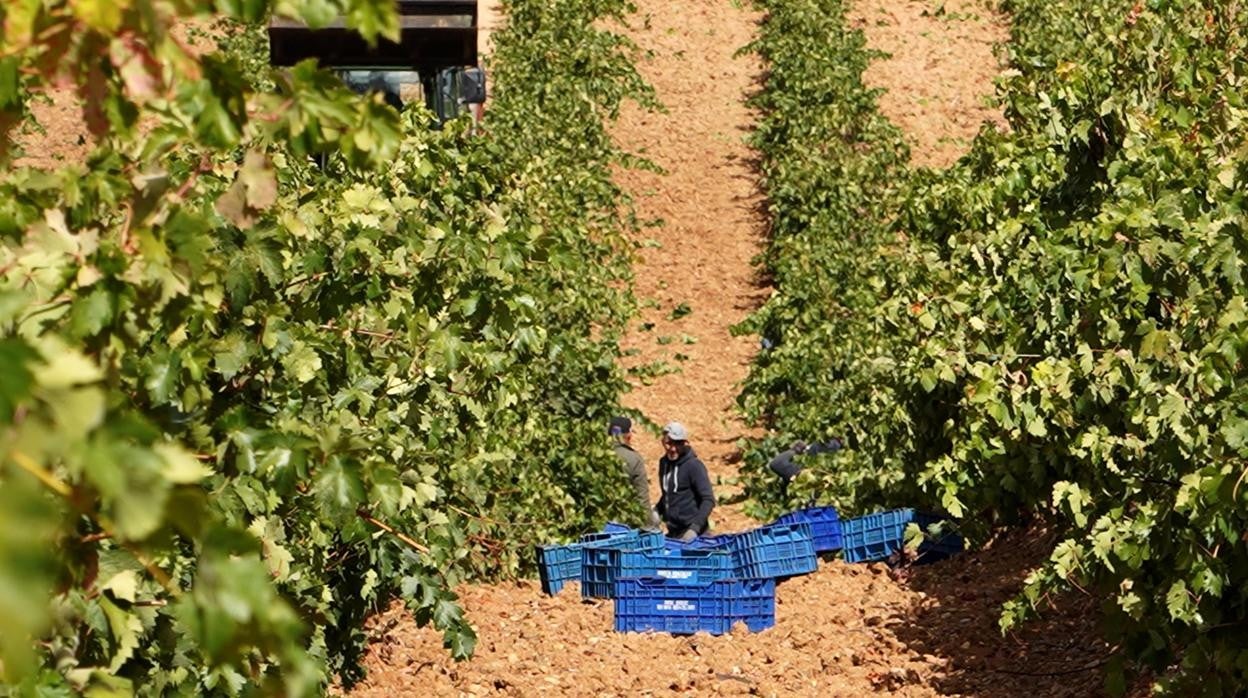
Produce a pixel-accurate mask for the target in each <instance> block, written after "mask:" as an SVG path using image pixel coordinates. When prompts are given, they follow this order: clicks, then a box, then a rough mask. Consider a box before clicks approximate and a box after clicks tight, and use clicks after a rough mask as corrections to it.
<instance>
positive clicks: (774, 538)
mask: <svg viewBox="0 0 1248 698" xmlns="http://www.w3.org/2000/svg"><path fill="white" fill-rule="evenodd" d="M728 547H729V549H730V550H732V554H733V557H734V558H735V559H736V564H737V577H740V578H741V579H763V578H769V577H771V578H784V577H793V576H796V575H799V574H806V573H808V572H814V571H815V570H816V569H818V568H819V558H818V556H817V555H816V554H815V543H814V537H813V536H812V534H811V530H810V524H808V523H805V522H802V523H786V524H771V525H769V526H760V527H759V528H756V529H753V530H751V531H746V532H745V533H740V534H738V535H736V536H734V537H733V539H732V541H731V542H730V543H729V544H728Z"/></svg>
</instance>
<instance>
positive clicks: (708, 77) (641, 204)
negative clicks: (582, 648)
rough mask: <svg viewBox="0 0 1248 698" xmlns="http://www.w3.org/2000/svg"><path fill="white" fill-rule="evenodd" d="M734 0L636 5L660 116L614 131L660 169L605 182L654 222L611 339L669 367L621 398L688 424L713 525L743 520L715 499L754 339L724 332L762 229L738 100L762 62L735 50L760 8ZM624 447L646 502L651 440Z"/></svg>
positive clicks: (735, 313) (738, 432)
mask: <svg viewBox="0 0 1248 698" xmlns="http://www.w3.org/2000/svg"><path fill="white" fill-rule="evenodd" d="M739 4H740V3H731V2H724V1H722V0H720V1H713V0H694V1H692V2H681V3H670V2H665V1H664V0H642V1H641V2H639V3H638V13H637V15H636V17H635V18H634V22H633V27H632V28H631V34H632V36H633V38H634V40H636V41H637V42H638V44H640V46H641V48H642V49H645V50H648V51H652V52H653V58H652V59H651V60H649V61H646V62H644V63H642V64H641V65H640V66H639V69H640V70H641V72H642V75H643V76H645V78H646V79H647V80H648V81H649V82H650V83H651V84H652V85H654V87H655V90H656V91H657V92H658V95H659V99H660V100H661V101H662V102H663V104H664V106H666V108H667V113H665V114H655V113H651V112H647V111H645V110H642V109H640V108H633V109H628V110H626V111H625V113H624V114H623V116H622V118H621V119H620V122H619V123H618V124H617V125H616V128H615V129H614V133H615V136H616V140H617V142H618V143H619V144H620V145H621V146H622V147H623V148H625V149H626V150H628V151H630V152H635V153H639V154H641V155H644V156H645V157H647V158H648V159H650V160H651V161H653V162H654V163H655V164H657V165H659V166H660V167H661V168H662V169H663V170H664V173H663V174H655V173H651V172H644V171H629V172H623V173H621V174H620V176H619V177H618V179H619V181H620V182H621V183H622V184H623V186H624V187H625V189H626V190H628V191H629V192H631V193H632V194H633V196H634V197H635V201H636V205H637V208H638V212H639V214H640V215H641V217H642V219H643V220H659V221H661V222H662V223H661V225H658V226H655V227H651V228H647V229H645V230H643V231H641V232H640V239H639V240H638V242H639V243H640V248H639V259H638V261H637V263H636V264H635V265H634V272H635V274H636V277H637V278H636V286H635V289H636V293H637V296H638V298H639V299H640V300H641V301H642V303H643V308H642V312H641V313H640V317H639V318H638V319H637V320H636V322H634V324H633V326H632V327H631V328H630V332H629V334H628V336H627V337H626V340H625V343H624V347H625V349H626V350H632V351H635V352H637V354H636V355H635V356H633V357H631V359H630V360H629V364H630V365H639V364H640V365H645V364H651V363H653V362H656V361H659V362H663V363H664V364H666V366H668V367H672V368H676V369H679V372H678V373H668V374H665V375H660V376H658V377H657V378H654V379H653V380H652V381H650V380H648V381H644V382H643V381H637V380H635V381H634V387H633V392H632V393H630V394H628V395H627V396H625V399H624V402H625V404H626V405H627V406H628V407H632V408H635V409H638V410H640V411H641V412H642V413H643V414H645V415H646V416H647V417H648V418H650V419H651V420H653V421H654V422H656V423H658V424H664V423H666V422H669V421H673V420H675V421H679V422H681V423H682V424H684V425H685V427H687V428H688V429H689V433H690V437H691V438H690V442H691V444H692V445H693V447H694V449H695V451H696V452H697V453H698V455H699V456H700V457H701V458H702V461H703V462H704V463H706V466H707V470H708V471H709V472H710V475H711V481H712V484H713V485H714V486H715V492H716V496H717V498H718V499H719V500H720V505H719V506H718V507H717V508H716V510H715V511H714V512H713V513H712V517H711V519H712V524H713V526H714V527H715V529H717V530H719V531H730V530H741V529H744V528H748V527H749V526H751V525H754V524H755V522H753V521H750V520H749V519H748V518H746V517H745V516H744V515H743V514H742V513H741V512H740V507H739V505H732V504H725V500H730V499H732V496H731V495H732V494H733V493H734V492H735V490H736V488H735V487H734V486H733V484H732V480H733V478H735V476H736V457H737V455H738V452H739V451H738V447H737V441H738V439H740V438H741V437H743V436H745V435H747V434H748V433H749V432H748V430H747V429H746V428H745V426H744V425H743V424H742V423H741V421H740V419H739V418H738V416H737V410H736V408H735V407H736V396H737V393H738V392H739V383H740V382H741V381H742V380H744V379H745V376H746V374H747V372H748V371H749V364H750V361H751V359H752V358H753V356H754V352H755V351H756V349H757V341H758V340H757V338H755V337H733V336H732V334H731V331H730V330H731V327H732V326H733V325H735V324H737V323H739V322H741V321H742V320H744V319H745V318H746V317H747V316H748V315H749V313H750V312H751V311H752V310H754V309H755V308H757V307H758V306H759V305H760V304H761V303H762V301H763V300H764V299H765V298H766V293H767V289H764V288H760V287H759V285H758V283H757V282H756V274H755V270H754V268H753V266H752V263H751V260H752V259H753V258H754V256H755V255H757V254H758V253H759V252H760V251H762V248H763V243H764V240H765V236H766V234H767V231H766V220H765V219H764V216H763V214H762V197H761V194H760V193H759V190H758V180H757V177H756V174H755V172H754V167H753V164H752V163H753V160H754V158H755V153H754V152H753V151H752V150H751V149H750V148H749V146H748V145H747V144H746V139H747V138H748V137H749V135H750V132H751V130H752V128H753V123H754V114H752V113H751V111H750V110H749V108H747V107H746V106H745V100H746V98H747V97H748V96H749V94H750V93H751V92H753V91H754V90H756V89H757V88H758V85H759V82H758V81H759V78H760V75H761V72H762V66H761V64H760V62H759V61H758V59H757V57H755V56H736V55H735V52H736V51H737V50H738V49H739V48H740V47H742V46H744V45H746V44H747V43H749V42H750V41H751V40H752V39H753V37H754V32H755V28H756V25H757V22H758V21H759V20H760V19H761V16H760V15H759V14H758V13H756V12H753V11H751V10H748V9H744V8H742V7H737V6H735V5H739ZM634 446H635V447H636V448H637V449H638V451H640V452H641V454H642V455H643V456H644V457H645V459H646V463H647V464H650V465H651V466H652V470H653V471H655V472H652V473H651V483H650V485H651V494H652V497H653V498H654V499H656V500H657V499H658V494H659V490H658V482H657V477H656V475H657V468H658V465H657V464H658V460H659V457H660V456H661V455H662V447H661V445H660V444H659V442H658V439H657V437H656V436H655V435H654V434H652V433H646V432H639V433H638V434H637V435H636V437H635V442H634Z"/></svg>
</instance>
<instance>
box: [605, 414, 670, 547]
mask: <svg viewBox="0 0 1248 698" xmlns="http://www.w3.org/2000/svg"><path fill="white" fill-rule="evenodd" d="M608 431H609V433H610V434H611V436H612V437H614V438H615V444H614V448H615V455H617V456H619V457H620V460H621V461H623V463H624V472H625V474H627V475H628V482H629V483H630V484H631V485H632V486H633V493H634V494H635V495H636V499H637V503H638V504H640V505H641V511H644V512H645V522H646V525H645V529H646V530H647V531H657V530H659V515H658V514H656V513H655V511H654V507H652V506H650V480H649V479H648V478H647V477H646V462H645V461H644V460H642V457H641V454H640V453H638V452H637V451H634V450H633V420H631V419H629V418H628V417H612V418H611V424H610V426H609V427H608Z"/></svg>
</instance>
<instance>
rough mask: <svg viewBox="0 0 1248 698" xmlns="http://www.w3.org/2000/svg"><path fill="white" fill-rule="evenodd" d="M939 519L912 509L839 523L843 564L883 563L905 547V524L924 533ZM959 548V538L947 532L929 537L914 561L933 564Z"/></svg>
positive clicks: (960, 539) (939, 518)
mask: <svg viewBox="0 0 1248 698" xmlns="http://www.w3.org/2000/svg"><path fill="white" fill-rule="evenodd" d="M942 520H943V519H942V518H941V517H939V516H935V515H932V514H925V513H922V512H916V511H915V510H914V509H894V510H892V511H882V512H880V513H878V514H869V515H867V516H860V517H858V518H856V519H848V520H846V521H843V522H841V532H842V535H843V537H844V546H845V547H844V555H845V561H846V562H872V561H876V560H887V559H888V558H889V557H890V556H892V555H893V553H896V552H897V551H898V550H901V548H902V547H903V546H905V543H906V525H907V524H910V523H914V524H917V525H918V526H919V527H920V528H922V529H923V531H924V533H925V534H926V533H927V527H928V526H931V525H932V524H934V523H937V522H939V521H942ZM962 547H963V542H962V536H960V535H958V534H957V533H953V532H947V533H945V535H943V536H941V537H940V539H939V540H933V539H932V537H931V536H930V535H929V536H928V537H927V540H925V541H923V543H922V545H920V546H919V550H918V560H917V561H918V562H921V563H923V562H935V561H936V560H941V559H944V558H946V557H949V556H950V555H953V554H954V553H959V552H961V551H962Z"/></svg>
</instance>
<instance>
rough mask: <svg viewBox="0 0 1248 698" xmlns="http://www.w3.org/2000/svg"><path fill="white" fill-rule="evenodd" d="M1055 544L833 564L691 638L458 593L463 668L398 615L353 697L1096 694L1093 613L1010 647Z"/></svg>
mask: <svg viewBox="0 0 1248 698" xmlns="http://www.w3.org/2000/svg"><path fill="white" fill-rule="evenodd" d="M1046 544H1047V545H1051V544H1052V541H1050V540H1046V538H1045V536H1044V534H1043V532H1042V531H1039V530H1032V531H1019V532H1016V533H1014V534H1012V535H1011V536H1008V537H1006V538H1003V539H1001V540H998V541H996V542H995V544H994V545H992V546H989V547H988V548H987V549H985V550H982V551H979V552H974V553H967V554H965V555H963V556H962V557H960V558H958V559H957V560H953V561H947V562H943V563H936V564H934V565H929V566H926V567H921V568H917V569H915V570H913V572H912V573H911V574H910V576H909V577H908V578H901V577H898V576H897V575H896V574H894V573H892V572H890V571H889V570H888V569H887V568H886V567H885V566H884V565H883V564H879V563H877V564H872V565H848V564H845V563H842V562H840V561H831V562H823V563H821V564H820V569H819V571H818V572H816V573H814V574H810V575H807V576H804V577H798V578H795V579H792V580H789V581H786V582H783V583H781V584H780V585H779V586H778V587H777V591H776V626H775V627H774V628H771V629H769V630H766V631H763V632H761V633H753V634H751V633H749V632H746V631H745V630H744V629H743V628H739V629H738V631H736V632H734V633H733V634H730V635H725V636H722V637H711V636H708V635H705V634H699V635H695V636H692V637H672V636H668V635H652V634H645V635H638V634H622V633H614V632H612V630H611V623H612V618H611V602H609V601H605V602H603V601H594V602H582V600H581V598H580V595H579V591H578V589H577V586H576V585H575V584H570V585H568V586H567V587H565V588H564V590H563V591H562V592H561V593H560V594H559V595H558V596H555V597H553V598H551V597H546V596H543V595H542V594H541V591H540V590H539V588H538V585H537V584H536V583H535V582H531V581H523V582H518V583H514V584H506V585H495V586H469V587H465V588H463V589H461V594H462V600H463V602H464V604H465V606H466V611H467V612H468V614H469V617H471V618H472V619H473V622H474V623H475V624H476V626H477V632H478V634H479V635H480V644H479V646H478V649H477V655H476V657H474V658H473V659H472V660H470V661H468V662H463V663H459V664H457V663H455V662H452V661H450V660H449V659H448V658H447V654H446V651H445V650H443V649H442V647H441V636H440V634H439V633H437V632H436V631H433V630H431V629H417V628H414V627H413V626H412V624H411V622H410V620H409V616H408V615H407V614H406V613H405V612H404V611H403V610H402V609H401V608H397V607H396V608H394V609H391V610H390V611H388V612H387V613H384V614H381V615H379V616H377V617H375V618H373V619H372V621H371V622H370V627H369V633H370V635H371V636H372V637H373V638H375V640H374V642H373V644H372V646H371V649H370V652H369V654H368V656H367V658H366V660H365V666H366V668H367V670H368V678H366V679H365V680H364V682H363V683H362V684H361V685H359V686H358V687H357V688H356V689H355V690H354V691H353V692H352V695H353V696H356V697H357V698H374V697H376V698H390V697H392V696H396V695H412V696H427V695H437V696H443V695H508V696H538V695H572V696H583V695H611V696H615V695H640V696H669V695H677V694H690V695H722V694H728V695H763V696H859V695H865V694H869V693H876V694H882V695H895V696H936V695H965V696H982V697H985V698H988V697H993V698H996V697H1000V698H1012V697H1014V696H1021V695H1029V696H1033V697H1035V698H1048V697H1054V698H1056V697H1058V696H1071V697H1076V696H1095V695H1098V694H1100V693H1101V685H1102V684H1101V679H1100V676H1099V674H1098V673H1097V669H1098V668H1099V666H1100V663H1101V661H1102V660H1103V659H1104V657H1105V656H1106V655H1107V653H1108V649H1107V648H1106V647H1105V645H1104V643H1103V642H1101V641H1100V640H1099V639H1097V637H1096V635H1095V633H1094V632H1093V629H1092V627H1091V623H1090V621H1089V617H1090V615H1091V610H1092V606H1093V604H1092V602H1091V601H1090V600H1087V599H1082V598H1077V599H1065V600H1063V603H1062V608H1061V610H1060V611H1047V612H1046V613H1045V615H1044V618H1043V619H1042V620H1040V621H1039V622H1037V623H1034V624H1032V625H1030V626H1027V627H1026V629H1025V630H1024V631H1023V632H1021V633H1019V634H1016V635H1012V636H1010V637H1007V638H1002V636H1001V634H1000V632H999V631H998V630H997V627H996V622H997V615H998V610H999V608H1000V605H1001V603H1002V602H1004V601H1005V600H1006V599H1008V598H1010V597H1011V595H1012V594H1013V593H1015V591H1016V590H1017V587H1018V584H1019V583H1020V581H1021V580H1022V577H1023V576H1024V575H1025V572H1026V570H1027V569H1028V568H1029V567H1030V566H1032V565H1033V564H1035V563H1036V562H1038V561H1039V560H1040V559H1042V558H1043V556H1044V554H1045V551H1046V550H1048V549H1049V548H1048V547H1046Z"/></svg>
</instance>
